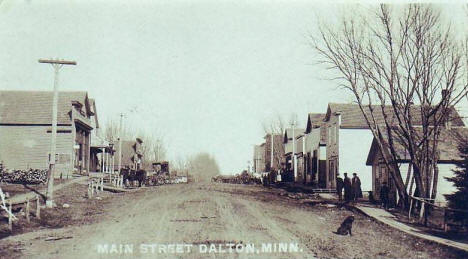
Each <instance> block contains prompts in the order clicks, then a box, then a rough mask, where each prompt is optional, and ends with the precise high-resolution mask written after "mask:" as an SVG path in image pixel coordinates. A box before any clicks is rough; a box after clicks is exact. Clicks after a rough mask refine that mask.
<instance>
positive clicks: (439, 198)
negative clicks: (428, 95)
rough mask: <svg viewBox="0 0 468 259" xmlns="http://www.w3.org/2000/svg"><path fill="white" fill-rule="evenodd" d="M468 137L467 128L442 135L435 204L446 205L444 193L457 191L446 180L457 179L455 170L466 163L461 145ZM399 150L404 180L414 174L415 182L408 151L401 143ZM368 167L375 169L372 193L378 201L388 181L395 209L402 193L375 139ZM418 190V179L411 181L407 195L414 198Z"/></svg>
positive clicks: (444, 132)
mask: <svg viewBox="0 0 468 259" xmlns="http://www.w3.org/2000/svg"><path fill="white" fill-rule="evenodd" d="M417 131H418V130H417ZM417 131H416V132H417ZM467 137H468V129H467V128H453V129H449V130H443V131H442V132H441V135H440V140H439V144H438V145H439V148H438V153H439V160H438V161H437V167H438V169H439V176H438V178H437V179H438V184H437V195H436V197H435V202H436V203H437V204H438V205H445V204H446V200H445V197H444V194H451V193H453V192H454V191H456V188H455V187H454V186H453V183H451V182H449V181H447V179H446V177H451V176H453V169H455V168H456V164H457V163H460V162H462V161H463V157H461V155H460V153H459V150H458V148H457V147H458V145H459V139H460V138H465V139H466V138H467ZM395 149H396V151H397V153H398V161H397V163H398V166H399V168H400V173H401V176H402V179H403V181H405V179H407V175H408V174H410V178H409V179H411V177H413V175H412V174H411V173H412V171H413V170H412V169H411V167H412V166H411V160H410V157H409V154H408V152H407V151H406V149H405V148H404V147H403V145H401V144H399V143H398V142H395ZM366 165H367V166H370V168H371V170H372V192H373V194H374V195H373V196H374V199H376V200H379V199H380V189H381V186H382V184H383V183H384V182H385V183H386V184H387V185H388V186H389V187H390V195H389V196H390V205H391V206H395V205H396V204H397V201H398V192H397V189H396V186H395V181H394V180H393V178H392V177H391V174H390V172H389V171H388V170H389V169H388V167H387V166H386V165H385V163H384V161H383V159H382V153H381V152H380V149H379V147H378V145H377V142H376V140H375V138H374V139H373V141H372V145H371V147H370V150H369V153H368V156H367V161H366ZM411 183H413V184H411ZM415 190H416V187H415V184H414V180H411V181H409V182H408V186H407V192H408V193H409V194H410V195H414V192H415Z"/></svg>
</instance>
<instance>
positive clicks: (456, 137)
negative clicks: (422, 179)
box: [366, 128, 468, 165]
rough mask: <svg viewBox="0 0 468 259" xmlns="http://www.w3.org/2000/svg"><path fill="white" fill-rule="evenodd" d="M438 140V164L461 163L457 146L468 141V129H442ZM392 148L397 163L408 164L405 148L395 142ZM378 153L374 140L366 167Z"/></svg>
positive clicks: (408, 158)
mask: <svg viewBox="0 0 468 259" xmlns="http://www.w3.org/2000/svg"><path fill="white" fill-rule="evenodd" d="M420 131H422V129H416V132H420ZM384 137H385V135H384ZM439 139H440V141H439V143H438V151H439V161H438V162H439V163H453V162H460V161H463V157H462V156H461V154H460V152H459V150H458V145H459V143H460V141H461V140H465V141H466V140H467V139H468V128H452V129H444V130H442V131H441V133H440V137H439ZM394 146H395V150H396V152H397V154H398V158H399V162H409V161H410V156H409V154H408V152H407V151H406V149H405V147H404V146H403V145H401V144H400V143H398V142H397V141H395V142H394ZM378 153H379V148H378V145H377V142H376V140H375V138H374V140H373V141H372V145H371V148H370V150H369V154H368V155H367V161H366V165H372V161H374V158H375V156H376V155H377V154H378Z"/></svg>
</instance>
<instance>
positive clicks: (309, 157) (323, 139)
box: [304, 113, 331, 189]
mask: <svg viewBox="0 0 468 259" xmlns="http://www.w3.org/2000/svg"><path fill="white" fill-rule="evenodd" d="M324 119H325V114H323V113H309V115H308V116H307V127H306V130H305V150H304V157H305V159H304V172H305V175H306V177H305V182H306V183H307V184H310V185H312V186H314V187H316V188H321V189H325V188H327V186H331V179H328V177H327V176H328V175H327V172H326V159H327V157H326V143H327V136H326V129H327V128H326V123H325V122H324Z"/></svg>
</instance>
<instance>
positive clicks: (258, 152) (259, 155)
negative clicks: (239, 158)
mask: <svg viewBox="0 0 468 259" xmlns="http://www.w3.org/2000/svg"><path fill="white" fill-rule="evenodd" d="M253 172H254V173H262V172H265V143H262V144H260V145H255V146H254V154H253Z"/></svg>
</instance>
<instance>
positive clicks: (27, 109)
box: [0, 91, 89, 125]
mask: <svg viewBox="0 0 468 259" xmlns="http://www.w3.org/2000/svg"><path fill="white" fill-rule="evenodd" d="M58 96H59V98H58V114H57V123H58V124H65V125H70V124H71V115H70V112H71V110H72V101H78V102H80V103H81V104H83V105H85V106H86V109H89V101H88V94H87V93H86V92H59V94H58ZM52 103H53V92H52V91H0V124H52Z"/></svg>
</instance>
